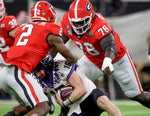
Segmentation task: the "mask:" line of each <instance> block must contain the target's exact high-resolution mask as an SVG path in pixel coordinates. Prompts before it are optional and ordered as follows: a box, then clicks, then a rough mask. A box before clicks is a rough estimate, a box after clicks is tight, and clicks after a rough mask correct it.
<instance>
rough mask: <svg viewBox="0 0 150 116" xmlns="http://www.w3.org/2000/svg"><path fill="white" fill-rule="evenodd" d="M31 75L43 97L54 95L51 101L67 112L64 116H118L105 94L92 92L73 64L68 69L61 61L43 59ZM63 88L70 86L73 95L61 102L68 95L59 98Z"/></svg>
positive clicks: (116, 108)
mask: <svg viewBox="0 0 150 116" xmlns="http://www.w3.org/2000/svg"><path fill="white" fill-rule="evenodd" d="M32 73H33V74H34V75H35V76H36V78H37V79H38V82H39V83H40V84H41V85H42V87H43V89H44V90H45V91H46V92H47V93H49V94H54V98H55V101H56V102H57V103H58V104H59V105H60V106H61V107H65V108H67V107H69V108H70V109H69V112H68V115H67V116H99V115H100V114H101V113H102V112H104V111H106V112H107V113H108V116H122V113H121V112H120V110H119V109H118V107H116V106H115V105H114V104H112V103H111V102H110V100H109V98H108V97H107V95H106V93H105V92H103V91H101V90H99V89H96V86H95V85H94V83H93V82H92V81H91V80H90V79H88V78H87V77H86V76H85V75H84V74H82V73H81V72H80V71H79V70H78V66H77V65H76V64H73V65H72V64H71V63H69V62H68V61H65V60H56V61H54V62H53V61H51V58H49V56H47V57H46V58H44V59H43V60H42V61H41V62H40V63H39V64H38V66H37V67H36V68H35V70H33V72H32ZM65 86H72V87H73V91H72V92H71V94H70V95H69V96H67V97H66V98H65V99H62V97H63V96H65V95H67V94H68V93H64V94H62V96H60V94H59V90H60V89H61V90H62V88H64V87H65ZM60 92H61V91H60ZM104 101H105V102H104ZM106 104H107V105H106ZM105 106H108V107H105Z"/></svg>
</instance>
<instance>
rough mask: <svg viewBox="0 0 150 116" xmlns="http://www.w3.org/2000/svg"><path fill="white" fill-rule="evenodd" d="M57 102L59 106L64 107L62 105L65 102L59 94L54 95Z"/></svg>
mask: <svg viewBox="0 0 150 116" xmlns="http://www.w3.org/2000/svg"><path fill="white" fill-rule="evenodd" d="M54 98H55V101H56V103H57V104H59V105H60V106H62V107H64V105H63V104H62V102H63V100H62V99H61V97H60V95H59V94H58V92H57V93H55V95H54Z"/></svg>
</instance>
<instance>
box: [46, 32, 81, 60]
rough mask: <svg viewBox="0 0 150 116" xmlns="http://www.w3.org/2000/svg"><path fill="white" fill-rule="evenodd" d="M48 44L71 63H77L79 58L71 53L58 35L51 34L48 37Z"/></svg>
mask: <svg viewBox="0 0 150 116" xmlns="http://www.w3.org/2000/svg"><path fill="white" fill-rule="evenodd" d="M48 43H49V45H50V46H53V47H55V48H56V49H57V51H58V52H59V53H60V54H61V55H62V56H63V57H64V58H66V60H67V61H68V62H70V63H76V62H77V60H78V57H77V56H75V55H73V54H72V53H71V51H70V50H69V49H68V48H67V47H66V46H65V44H64V43H63V40H62V39H61V38H60V37H59V36H56V35H53V34H50V35H49V36H48Z"/></svg>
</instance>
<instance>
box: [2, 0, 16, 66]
mask: <svg viewBox="0 0 150 116" xmlns="http://www.w3.org/2000/svg"><path fill="white" fill-rule="evenodd" d="M17 27H18V22H17V20H16V18H15V17H14V16H11V15H9V16H7V15H6V9H5V4H4V2H3V0H0V66H8V65H10V64H8V63H6V55H7V51H8V49H9V48H10V47H11V46H12V45H13V43H14V33H15V31H16V29H17Z"/></svg>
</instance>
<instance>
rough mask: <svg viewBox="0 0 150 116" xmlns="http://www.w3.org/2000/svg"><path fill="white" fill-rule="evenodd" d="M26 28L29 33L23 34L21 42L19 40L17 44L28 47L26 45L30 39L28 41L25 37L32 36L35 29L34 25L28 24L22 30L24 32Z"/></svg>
mask: <svg viewBox="0 0 150 116" xmlns="http://www.w3.org/2000/svg"><path fill="white" fill-rule="evenodd" d="M26 28H27V31H26V32H23V33H22V34H21V35H20V38H19V40H18V42H17V44H16V45H26V44H27V42H28V40H29V39H27V38H25V37H28V36H30V35H31V33H32V29H33V25H32V24H26V25H25V26H24V27H23V28H22V30H25V29H26ZM22 39H23V40H22Z"/></svg>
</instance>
